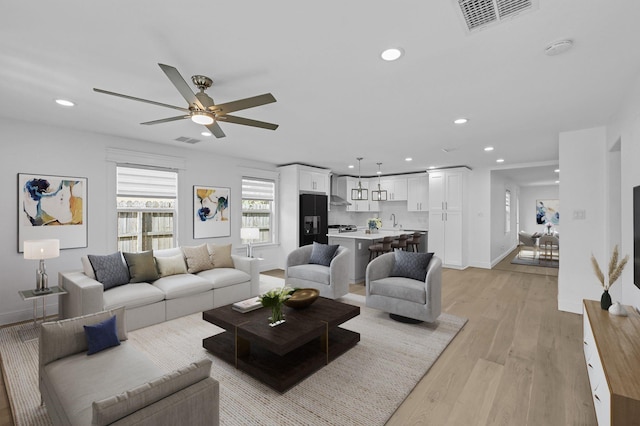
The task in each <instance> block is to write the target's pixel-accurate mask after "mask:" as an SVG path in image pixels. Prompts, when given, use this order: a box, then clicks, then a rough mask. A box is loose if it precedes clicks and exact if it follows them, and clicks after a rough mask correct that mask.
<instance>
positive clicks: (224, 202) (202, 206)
mask: <svg viewBox="0 0 640 426" xmlns="http://www.w3.org/2000/svg"><path fill="white" fill-rule="evenodd" d="M230 194H231V189H230V188H217V187H211V186H194V187H193V238H194V239H195V238H214V237H229V236H231V222H230V220H229V218H230V216H231V204H230V203H229V195H230Z"/></svg>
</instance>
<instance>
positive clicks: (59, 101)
mask: <svg viewBox="0 0 640 426" xmlns="http://www.w3.org/2000/svg"><path fill="white" fill-rule="evenodd" d="M56 103H57V104H58V105H60V106H64V107H72V106H75V105H76V104H75V103H73V102H71V101H70V100H67V99H56Z"/></svg>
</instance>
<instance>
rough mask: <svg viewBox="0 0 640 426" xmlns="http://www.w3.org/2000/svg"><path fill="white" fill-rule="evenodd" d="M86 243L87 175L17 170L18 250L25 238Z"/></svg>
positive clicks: (62, 244) (75, 244) (67, 245)
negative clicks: (62, 174)
mask: <svg viewBox="0 0 640 426" xmlns="http://www.w3.org/2000/svg"><path fill="white" fill-rule="evenodd" d="M51 238H54V239H59V240H60V248H61V249H68V248H77V247H87V178H83V177H67V176H51V175H41V174H40V175H38V174H26V173H19V174H18V252H20V253H22V252H23V242H24V241H25V240H39V239H51Z"/></svg>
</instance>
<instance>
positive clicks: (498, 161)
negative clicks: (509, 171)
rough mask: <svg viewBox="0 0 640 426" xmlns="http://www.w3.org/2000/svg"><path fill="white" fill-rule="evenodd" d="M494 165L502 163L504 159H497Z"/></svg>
mask: <svg viewBox="0 0 640 426" xmlns="http://www.w3.org/2000/svg"><path fill="white" fill-rule="evenodd" d="M496 163H504V158H498V159H497V160H496Z"/></svg>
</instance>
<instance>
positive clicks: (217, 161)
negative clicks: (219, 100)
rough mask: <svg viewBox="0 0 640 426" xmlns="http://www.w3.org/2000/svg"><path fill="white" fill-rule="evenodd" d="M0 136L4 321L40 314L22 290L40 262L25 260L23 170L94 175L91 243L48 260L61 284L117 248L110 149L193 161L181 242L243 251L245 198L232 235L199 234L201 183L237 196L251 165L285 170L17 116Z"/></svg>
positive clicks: (275, 252)
mask: <svg viewBox="0 0 640 426" xmlns="http://www.w3.org/2000/svg"><path fill="white" fill-rule="evenodd" d="M0 136H1V138H2V148H1V150H2V155H0V177H1V178H2V181H3V182H5V185H6V188H5V203H3V205H2V215H1V217H2V222H3V223H4V225H5V226H3V227H1V228H0V241H1V242H0V262H1V263H0V267H1V268H2V281H1V285H0V324H6V323H11V322H16V321H21V320H25V319H29V318H30V317H31V315H32V304H31V302H24V301H23V300H22V299H21V298H20V296H19V295H18V291H19V290H23V289H30V288H34V287H35V270H36V269H37V265H36V262H35V261H30V260H24V259H23V255H22V253H18V249H17V239H18V233H17V227H16V226H17V225H16V224H17V220H18V201H17V174H18V173H32V174H48V175H62V176H79V177H86V178H87V179H88V185H87V186H88V196H87V198H88V200H87V203H86V207H87V212H88V247H87V248H78V249H66V250H61V252H60V257H58V258H56V259H50V260H47V272H48V274H49V283H50V284H49V285H57V274H58V272H59V271H66V270H74V269H80V256H81V255H83V254H107V253H111V252H113V251H115V250H116V246H117V243H116V238H115V235H116V234H115V233H116V210H115V184H114V182H115V163H112V162H109V161H107V160H106V157H107V149H108V148H117V149H122V150H130V151H138V152H144V153H150V154H151V156H153V155H161V156H164V158H166V157H169V158H170V157H173V158H176V159H177V160H178V161H177V163H183V164H184V165H185V166H186V167H185V168H184V169H183V170H180V171H179V191H180V195H179V199H178V212H179V217H178V229H177V235H178V239H179V244H181V245H196V244H202V243H204V242H215V243H218V244H225V243H232V244H233V245H234V248H235V249H236V252H239V253H244V250H243V249H242V247H241V246H240V223H241V219H240V218H241V210H240V204H239V203H237V204H232V208H231V209H232V211H231V236H230V237H224V238H215V239H198V240H194V239H193V225H192V222H191V215H192V212H193V204H192V193H193V189H192V188H193V185H211V186H223V187H230V188H231V200H234V199H235V200H240V197H241V179H242V176H243V175H246V174H247V173H248V170H256V173H271V176H277V171H276V169H275V167H274V166H272V165H268V164H265V163H258V162H249V161H246V160H242V159H237V158H228V157H226V158H224V157H220V156H218V155H213V154H209V153H204V152H202V151H198V150H195V149H193V148H192V147H173V146H169V145H163V144H153V143H148V142H141V141H134V140H126V139H120V138H115V137H110V136H105V135H99V134H93V133H84V132H77V131H72V130H67V129H60V128H55V127H44V126H38V125H35V124H33V123H24V122H22V123H21V122H16V121H13V120H12V121H10V120H4V119H0ZM180 160H181V161H180ZM252 174H253V173H252ZM232 202H233V201H232ZM256 255H257V256H262V257H264V258H266V260H265V261H263V265H262V269H269V268H270V267H271V265H277V264H280V263H281V257H282V255H281V253H280V251H279V247H277V246H271V247H261V248H258V249H257V250H256ZM274 267H275V266H274ZM56 306H57V300H56V298H55V297H49V298H47V311H48V312H55V311H56Z"/></svg>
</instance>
